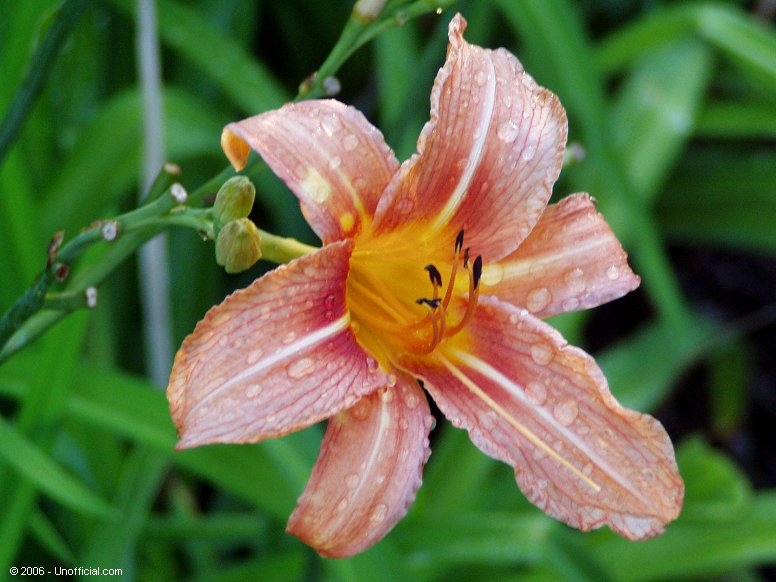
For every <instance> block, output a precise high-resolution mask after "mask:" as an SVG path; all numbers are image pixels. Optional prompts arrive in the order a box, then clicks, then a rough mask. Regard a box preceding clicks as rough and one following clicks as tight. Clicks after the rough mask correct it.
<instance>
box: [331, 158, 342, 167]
mask: <svg viewBox="0 0 776 582" xmlns="http://www.w3.org/2000/svg"><path fill="white" fill-rule="evenodd" d="M341 164H342V158H341V157H339V156H334V157H333V158H329V168H331V169H332V170H336V169H337V168H339V167H340V165H341Z"/></svg>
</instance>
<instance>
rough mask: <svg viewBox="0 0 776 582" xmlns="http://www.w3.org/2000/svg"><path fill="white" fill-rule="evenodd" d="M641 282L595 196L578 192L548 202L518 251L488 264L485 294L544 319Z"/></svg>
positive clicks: (590, 304)
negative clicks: (596, 202)
mask: <svg viewBox="0 0 776 582" xmlns="http://www.w3.org/2000/svg"><path fill="white" fill-rule="evenodd" d="M640 281H641V279H639V277H638V276H637V275H635V274H634V273H633V271H631V269H630V267H629V266H628V256H627V255H626V254H625V251H624V250H623V249H622V246H621V245H620V242H619V241H618V240H617V237H616V236H615V235H614V233H613V232H612V230H611V228H609V225H608V224H606V221H605V220H604V217H603V216H601V214H600V213H599V212H598V211H597V210H596V208H595V203H594V201H593V199H592V198H591V197H590V196H589V195H588V194H574V195H572V196H568V197H567V198H564V199H563V200H561V201H560V202H559V203H558V204H551V205H550V206H548V207H547V210H546V211H545V212H544V214H543V215H542V217H541V219H540V220H539V222H538V223H537V225H536V228H534V229H533V231H531V234H530V235H529V237H528V238H527V239H526V240H525V241H524V242H523V244H522V245H520V247H519V248H518V249H517V250H516V251H515V252H514V253H512V254H511V255H509V256H508V257H506V258H504V259H502V260H501V261H499V262H498V263H494V264H491V265H487V266H486V267H485V269H484V271H483V278H482V292H483V293H485V294H488V295H495V296H497V297H499V298H500V299H502V300H504V301H507V302H508V303H512V304H513V305H517V306H520V307H525V308H527V309H528V311H530V312H531V313H533V314H534V315H536V316H537V317H541V318H545V317H550V316H551V315H555V314H557V313H564V312H568V311H577V310H580V309H589V308H591V307H595V306H597V305H601V304H602V303H607V302H608V301H612V300H614V299H618V298H620V297H622V296H623V295H625V294H626V293H630V292H631V291H633V290H634V289H635V288H636V287H638V286H639V283H640Z"/></svg>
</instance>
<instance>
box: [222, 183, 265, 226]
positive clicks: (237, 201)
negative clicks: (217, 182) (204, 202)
mask: <svg viewBox="0 0 776 582" xmlns="http://www.w3.org/2000/svg"><path fill="white" fill-rule="evenodd" d="M255 198H256V188H255V187H254V186H253V183H252V182H251V181H250V180H249V179H248V178H247V177H246V176H234V177H233V178H229V179H228V180H227V181H226V182H224V185H223V186H221V189H220V190H219V191H218V194H216V201H215V204H213V219H214V220H215V222H216V226H217V227H223V226H224V225H226V224H227V223H229V222H231V221H233V220H237V219H238V218H245V217H246V216H248V215H249V214H250V213H251V208H253V200H254V199H255Z"/></svg>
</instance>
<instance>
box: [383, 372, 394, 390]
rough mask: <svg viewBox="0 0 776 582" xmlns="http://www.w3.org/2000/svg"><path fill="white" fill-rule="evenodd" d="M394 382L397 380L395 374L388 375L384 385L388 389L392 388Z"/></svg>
mask: <svg viewBox="0 0 776 582" xmlns="http://www.w3.org/2000/svg"><path fill="white" fill-rule="evenodd" d="M396 380H397V378H396V375H395V374H389V375H388V379H387V381H386V383H385V385H386V386H388V388H393V387H394V386H396Z"/></svg>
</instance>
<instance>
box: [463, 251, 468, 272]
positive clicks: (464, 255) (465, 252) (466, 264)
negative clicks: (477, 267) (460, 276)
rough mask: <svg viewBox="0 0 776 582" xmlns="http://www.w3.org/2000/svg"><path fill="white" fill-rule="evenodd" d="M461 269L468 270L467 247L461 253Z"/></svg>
mask: <svg viewBox="0 0 776 582" xmlns="http://www.w3.org/2000/svg"><path fill="white" fill-rule="evenodd" d="M463 268H464V269H468V268H469V247H466V250H464V251H463Z"/></svg>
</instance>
